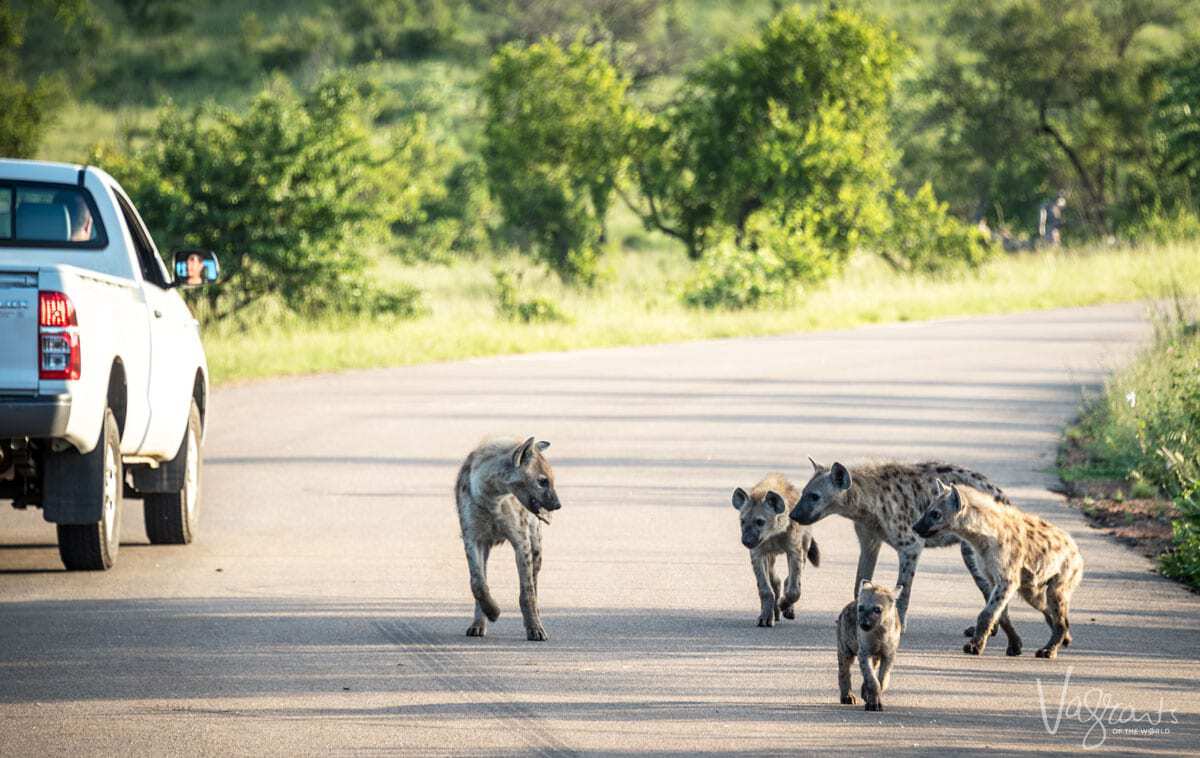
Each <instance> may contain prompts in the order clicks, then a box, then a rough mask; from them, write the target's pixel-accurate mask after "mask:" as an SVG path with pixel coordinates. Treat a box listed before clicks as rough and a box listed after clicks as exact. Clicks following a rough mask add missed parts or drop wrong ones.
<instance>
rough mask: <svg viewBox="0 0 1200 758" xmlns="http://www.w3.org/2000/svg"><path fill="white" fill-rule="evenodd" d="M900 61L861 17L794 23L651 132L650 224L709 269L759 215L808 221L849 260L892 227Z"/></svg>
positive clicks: (647, 162) (784, 21)
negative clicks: (713, 255)
mask: <svg viewBox="0 0 1200 758" xmlns="http://www.w3.org/2000/svg"><path fill="white" fill-rule="evenodd" d="M900 55H901V51H900V48H899V45H898V43H897V42H896V39H895V37H894V35H893V34H892V33H890V32H888V31H886V30H885V29H884V28H883V27H882V26H880V25H878V24H876V23H874V22H872V21H869V20H867V19H866V18H865V17H863V16H862V15H860V14H859V13H857V12H855V11H851V10H838V9H833V8H826V9H825V10H822V11H820V12H818V13H815V14H814V13H809V12H807V11H805V10H804V9H803V8H801V7H799V6H791V7H789V8H787V9H785V10H783V11H782V12H780V13H779V14H778V15H777V16H775V18H773V19H772V20H771V21H770V22H769V23H768V24H767V26H766V27H765V29H764V30H763V32H762V33H761V35H759V36H758V37H755V38H751V39H748V40H746V41H744V42H741V43H739V44H737V45H735V46H734V47H732V48H731V49H730V50H728V51H726V52H724V53H721V54H719V55H717V56H715V57H713V58H712V59H711V60H709V61H708V62H707V63H706V64H705V65H703V66H702V67H700V68H699V69H698V70H697V71H694V72H692V73H691V74H690V75H689V76H688V77H687V79H686V81H685V83H684V86H683V88H682V90H681V92H680V93H679V94H678V95H677V96H676V97H675V98H673V100H672V104H671V105H670V107H668V108H667V109H666V110H665V111H664V112H663V113H660V114H656V115H650V116H647V117H646V118H645V119H644V120H643V122H642V124H641V128H640V129H639V130H638V132H637V142H636V149H635V151H634V166H635V169H636V173H637V177H638V181H639V186H640V189H641V193H642V196H643V198H644V203H643V207H640V208H639V209H638V212H639V215H641V217H642V218H643V220H644V221H645V222H646V224H647V225H648V226H651V227H654V228H657V229H659V230H661V231H663V232H664V233H666V234H669V235H672V236H674V237H677V238H678V239H680V240H681V241H682V242H683V243H684V244H685V245H686V246H687V248H688V252H689V254H690V255H691V257H693V258H698V257H700V256H701V255H702V254H703V253H704V251H705V249H706V248H707V247H708V246H709V245H711V244H713V243H715V242H717V241H719V240H720V239H722V238H723V237H724V235H725V234H726V231H727V230H732V231H733V233H734V234H735V235H736V236H738V237H742V236H744V234H745V230H746V225H747V222H748V221H749V219H750V217H751V216H752V215H753V214H755V213H758V212H760V211H763V210H764V209H766V210H770V211H771V212H775V213H777V214H788V213H792V212H793V211H794V210H795V209H797V208H803V209H807V210H806V213H808V214H809V215H810V216H811V217H812V219H813V220H814V223H815V225H814V226H813V227H812V228H811V229H810V232H811V233H813V234H816V235H817V236H819V237H820V239H821V243H822V246H823V247H825V248H827V249H829V250H831V251H835V252H838V253H840V254H842V256H843V257H845V256H848V255H849V253H850V251H851V250H853V249H854V248H855V247H856V245H857V244H858V242H859V240H860V238H863V237H864V236H865V237H868V238H870V237H873V236H874V235H876V234H878V233H880V232H881V231H882V230H883V228H884V227H885V226H886V222H887V203H886V191H887V190H888V188H890V187H891V185H892V178H891V167H892V164H893V163H894V158H895V151H894V150H893V148H892V147H891V145H890V143H889V138H888V106H889V102H890V99H891V94H892V89H893V84H892V79H893V75H894V73H895V69H896V66H897V63H898V61H899V58H900ZM777 223H779V224H781V225H785V224H786V223H787V222H786V220H785V219H784V218H783V217H782V215H780V216H779V217H778V219H777Z"/></svg>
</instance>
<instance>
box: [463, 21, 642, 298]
mask: <svg viewBox="0 0 1200 758" xmlns="http://www.w3.org/2000/svg"><path fill="white" fill-rule="evenodd" d="M627 87H628V80H627V79H626V78H625V77H623V76H621V75H620V74H619V73H618V72H617V70H616V69H615V68H613V66H612V65H611V64H610V63H609V61H608V57H607V55H606V51H605V48H604V46H603V45H585V44H583V42H581V41H576V42H574V43H572V44H571V45H570V46H568V47H566V48H563V47H561V46H559V45H558V44H557V43H555V42H553V41H551V40H545V41H543V42H539V43H536V44H533V45H529V46H524V45H521V44H519V43H512V44H509V45H506V46H505V47H503V48H502V49H501V50H500V51H499V52H497V53H496V54H495V55H494V56H493V57H492V60H491V63H490V65H489V66H488V71H487V74H486V75H485V76H484V79H483V96H484V102H485V104H486V108H487V113H486V118H485V124H484V135H483V136H484V141H483V158H484V162H485V164H486V167H487V176H488V185H489V188H490V191H491V193H492V196H493V197H494V198H495V199H496V201H497V203H498V204H499V206H500V210H501V212H502V214H503V216H504V219H505V221H506V222H507V223H508V224H509V225H510V226H512V227H514V228H516V229H518V230H520V231H522V232H524V233H526V234H527V235H528V236H529V241H530V243H531V245H532V247H533V249H534V250H535V252H536V253H537V254H538V255H539V256H540V257H541V258H542V260H543V261H544V262H545V263H547V264H548V265H549V266H550V267H551V268H552V269H553V270H554V271H556V272H557V273H558V274H559V275H560V276H561V277H562V278H563V279H564V280H575V281H580V282H584V283H588V282H590V281H592V280H593V279H594V277H595V275H596V264H597V255H598V250H597V248H598V245H599V243H600V242H601V241H602V240H603V237H604V219H605V217H606V215H607V213H608V209H609V205H610V203H611V199H612V194H613V188H614V186H615V184H616V181H617V176H618V174H619V172H620V170H621V166H622V163H623V162H624V160H625V156H626V154H627V152H628V143H629V134H630V129H631V124H632V119H633V114H632V112H631V110H630V108H629V106H628V105H627V103H626V102H625V91H626V88H627Z"/></svg>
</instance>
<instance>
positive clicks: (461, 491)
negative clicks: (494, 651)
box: [454, 437, 562, 641]
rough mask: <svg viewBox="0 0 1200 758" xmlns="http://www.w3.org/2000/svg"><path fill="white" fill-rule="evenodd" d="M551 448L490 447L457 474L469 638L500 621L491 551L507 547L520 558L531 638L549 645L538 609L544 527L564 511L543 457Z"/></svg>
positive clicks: (530, 444)
mask: <svg viewBox="0 0 1200 758" xmlns="http://www.w3.org/2000/svg"><path fill="white" fill-rule="evenodd" d="M548 447H550V443H549V442H544V441H542V442H537V441H535V440H534V438H533V437H530V438H529V439H527V440H525V441H524V442H518V441H517V440H490V441H485V442H483V443H482V444H480V446H479V447H477V448H475V450H473V451H472V452H471V454H470V455H468V456H467V459H466V460H465V461H463V465H462V468H460V469H459V470H458V482H457V483H456V484H455V486H454V497H455V500H456V501H457V502H458V523H459V525H460V526H461V527H462V539H463V547H464V548H465V549H466V551H467V566H468V568H469V569H470V572H471V593H472V594H473V595H474V596H475V620H474V621H473V622H472V623H471V626H469V627H468V628H467V636H468V637H482V636H484V635H485V634H487V624H488V621H495V620H496V619H497V618H498V617H499V616H500V606H499V605H497V604H496V601H495V600H493V599H492V593H491V591H490V590H489V589H488V584H487V562H488V555H489V554H490V553H491V550H492V548H493V547H494V546H496V545H499V544H500V543H501V542H505V541H507V542H509V543H511V544H512V546H513V552H514V553H516V556H517V576H518V578H519V579H520V581H521V616H522V617H523V618H524V620H525V632H526V636H527V637H528V639H530V640H536V641H540V640H546V639H549V637H548V635H547V634H546V630H545V628H543V627H542V620H541V618H540V616H539V614H538V605H537V578H538V573H539V572H540V571H541V570H542V524H543V523H545V524H549V523H550V512H551V511H556V510H558V509H559V508H561V507H562V505H561V503H559V501H558V494H557V493H556V492H555V491H554V471H553V470H552V469H551V468H550V463H549V461H547V460H546V458H545V456H543V455H542V451H543V450H545V449H546V448H548Z"/></svg>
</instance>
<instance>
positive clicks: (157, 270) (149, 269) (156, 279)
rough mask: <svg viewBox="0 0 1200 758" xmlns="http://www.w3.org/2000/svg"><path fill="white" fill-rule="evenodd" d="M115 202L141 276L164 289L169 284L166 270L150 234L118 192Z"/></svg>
mask: <svg viewBox="0 0 1200 758" xmlns="http://www.w3.org/2000/svg"><path fill="white" fill-rule="evenodd" d="M117 203H118V205H120V206H121V216H122V217H124V219H125V226H126V227H128V228H129V235H130V236H131V237H132V238H133V246H134V249H135V251H136V252H137V259H138V266H139V267H140V268H141V271H142V278H143V279H145V280H146V281H148V282H150V283H151V284H153V285H155V286H157V287H161V288H163V289H166V288H167V287H168V286H170V282H168V281H167V275H166V271H165V269H164V268H163V265H162V261H161V260H160V259H159V257H158V253H157V252H156V251H155V249H154V243H153V242H151V241H150V234H149V233H148V232H147V231H146V228H145V227H144V226H142V222H141V221H140V220H139V219H138V217H137V214H135V213H134V212H133V208H131V207H130V205H129V203H128V201H126V200H125V198H124V197H122V196H121V195H120V194H117Z"/></svg>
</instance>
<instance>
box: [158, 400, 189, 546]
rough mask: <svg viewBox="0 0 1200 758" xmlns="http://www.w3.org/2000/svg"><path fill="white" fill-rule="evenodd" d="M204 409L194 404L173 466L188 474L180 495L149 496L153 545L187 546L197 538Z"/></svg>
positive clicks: (179, 492) (168, 493) (159, 493)
mask: <svg viewBox="0 0 1200 758" xmlns="http://www.w3.org/2000/svg"><path fill="white" fill-rule="evenodd" d="M200 434H201V427H200V409H199V408H197V407H196V401H195V400H193V401H192V408H191V412H190V413H189V414H188V425H187V429H186V430H185V431H184V433H183V441H181V442H180V443H179V450H178V451H177V452H176V453H175V458H174V459H172V461H171V464H170V465H179V466H181V467H182V469H183V471H184V475H183V487H182V488H180V490H179V491H178V492H154V493H147V495H146V498H145V506H146V509H145V515H146V536H147V537H149V538H150V544H152V545H187V544H190V543H191V542H192V540H193V539H195V538H196V525H197V523H198V521H199V514H200V469H201V466H200V464H201V455H200Z"/></svg>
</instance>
